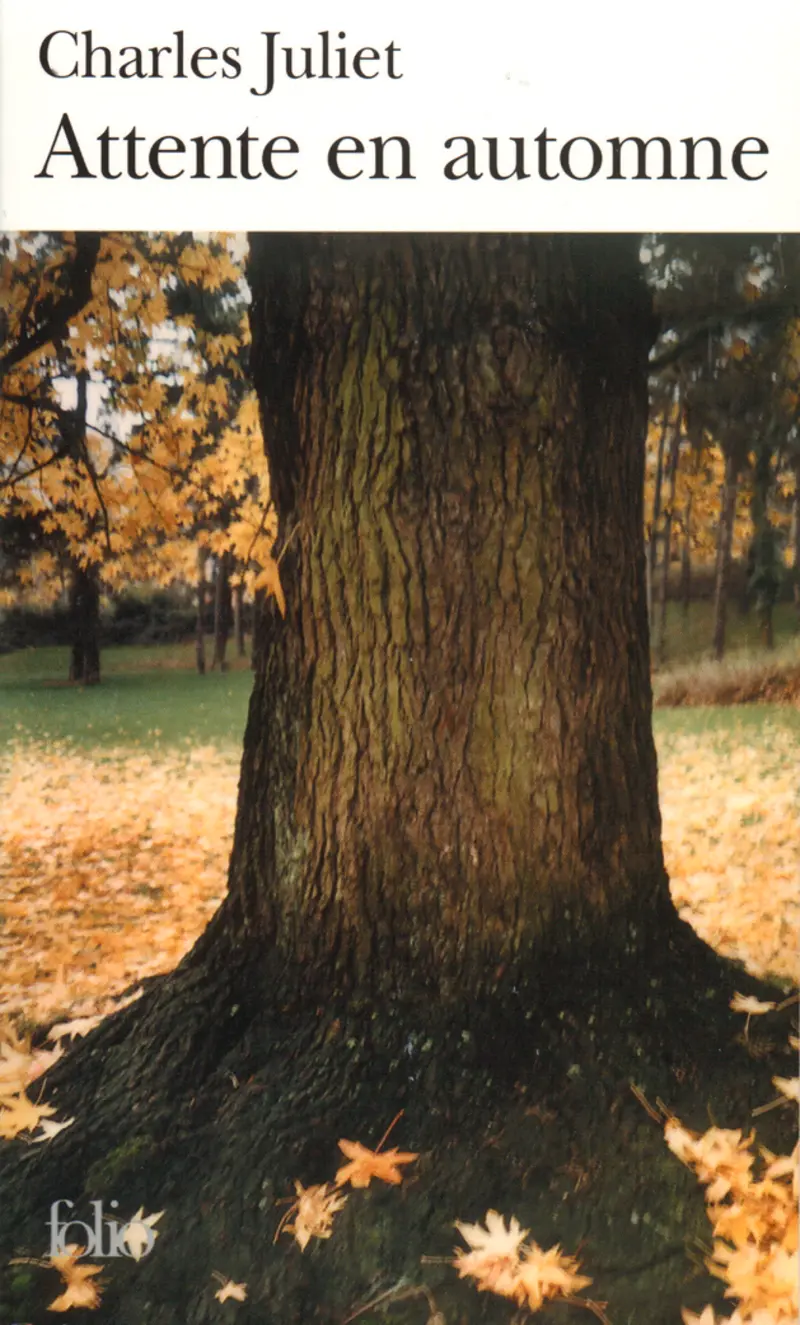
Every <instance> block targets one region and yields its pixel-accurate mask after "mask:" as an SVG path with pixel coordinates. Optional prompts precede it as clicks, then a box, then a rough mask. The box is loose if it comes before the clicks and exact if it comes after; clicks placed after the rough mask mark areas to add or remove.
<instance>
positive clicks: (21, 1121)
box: [0, 1093, 55, 1140]
mask: <svg viewBox="0 0 800 1325" xmlns="http://www.w3.org/2000/svg"><path fill="white" fill-rule="evenodd" d="M0 1106H2V1107H0V1136H4V1137H6V1138H7V1139H9V1140H10V1139H11V1137H14V1136H17V1134H18V1133H19V1132H33V1131H35V1130H36V1128H37V1127H38V1126H39V1122H40V1119H42V1118H44V1117H47V1116H50V1115H51V1114H54V1113H55V1109H52V1108H51V1107H50V1105H49V1104H34V1103H33V1100H29V1099H28V1097H27V1095H24V1094H22V1093H19V1094H14V1095H4V1096H2V1098H0Z"/></svg>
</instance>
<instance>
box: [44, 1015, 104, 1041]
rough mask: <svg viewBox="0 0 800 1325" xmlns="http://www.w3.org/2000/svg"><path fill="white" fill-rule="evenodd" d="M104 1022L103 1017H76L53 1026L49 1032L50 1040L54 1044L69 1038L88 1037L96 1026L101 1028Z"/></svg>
mask: <svg viewBox="0 0 800 1325" xmlns="http://www.w3.org/2000/svg"><path fill="white" fill-rule="evenodd" d="M102 1020H103V1018H102V1017H100V1016H97V1017H74V1018H73V1020H72V1021H60V1022H58V1023H57V1025H55V1026H51V1027H50V1030H49V1032H48V1036H47V1038H48V1040H52V1041H53V1042H54V1043H55V1041H56V1040H63V1039H65V1038H67V1037H69V1038H70V1039H73V1040H74V1039H76V1038H77V1037H78V1036H79V1035H88V1034H89V1031H93V1030H94V1028H95V1026H99V1025H100V1022H101V1021H102Z"/></svg>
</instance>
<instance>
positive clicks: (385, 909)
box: [230, 238, 668, 997]
mask: <svg viewBox="0 0 800 1325" xmlns="http://www.w3.org/2000/svg"><path fill="white" fill-rule="evenodd" d="M603 247H604V257H605V261H606V266H605V268H604V269H603V270H602V273H601V271H600V270H599V269H598V267H597V265H596V252H595V249H594V247H593V245H592V243H591V242H589V241H583V242H581V241H573V242H571V243H570V242H568V241H566V240H563V239H562V240H549V241H542V240H531V239H527V238H520V239H517V240H508V239H484V240H474V239H468V238H464V239H453V238H449V239H448V240H446V241H435V240H424V241H423V240H404V241H398V240H397V239H391V238H385V239H384V238H377V239H372V240H370V241H366V240H364V239H359V240H350V239H328V240H322V241H317V242H316V243H312V242H310V241H308V240H303V239H297V240H289V241H285V242H284V244H276V243H275V241H274V240H269V239H265V240H262V241H257V242H256V244H255V246H254V251H253V261H252V269H251V275H252V285H253V306H254V313H253V326H254V346H253V364H254V372H255V380H256V384H257V387H258V388H259V390H260V393H261V396H262V401H263V406H264V411H265V436H266V437H267V439H268V447H269V456H270V465H271V474H272V479H273V485H274V492H275V496H276V501H277V504H278V510H279V513H280V515H281V517H282V532H283V537H284V538H288V537H289V535H290V534H291V533H292V531H293V529H294V527H295V525H299V533H298V536H297V537H296V538H293V540H292V542H291V544H290V545H289V547H288V551H287V553H286V556H285V557H284V559H283V562H282V576H283V580H284V589H285V595H286V599H287V612H286V618H285V620H280V619H276V620H275V621H274V623H273V628H272V630H271V631H270V637H269V645H268V648H267V652H266V656H265V657H264V658H263V667H262V669H261V672H260V674H259V677H258V679H257V681H256V688H255V693H254V698H253V705H252V709H251V718H250V735H249V739H248V746H247V749H246V752H245V760H244V765H243V770H242V786H241V797H240V807H239V819H238V824H237V842H236V847H235V850H234V858H233V862H232V873H231V895H232V896H231V905H230V910H231V914H232V915H235V916H236V917H237V924H239V925H241V924H245V925H247V926H248V928H252V929H256V930H258V931H260V932H262V933H264V934H266V935H268V936H269V939H270V942H273V943H274V944H275V945H276V946H277V948H278V950H279V951H281V952H282V953H284V954H285V955H286V957H287V959H292V960H297V959H298V958H299V959H301V960H302V961H303V962H304V963H305V965H306V971H307V973H308V974H307V977H306V978H310V976H311V973H312V972H313V973H316V974H317V976H318V978H319V981H320V986H321V987H325V986H326V985H327V984H328V983H329V981H330V979H331V966H332V964H333V967H334V970H335V978H336V980H337V983H339V984H341V983H342V982H347V984H348V985H350V986H360V987H363V988H370V989H374V988H375V987H376V986H383V988H384V989H392V990H397V989H398V988H399V987H407V986H408V984H409V971H410V970H413V984H414V987H415V989H416V990H418V991H422V990H423V989H424V988H427V989H428V990H430V991H434V990H435V991H436V992H437V993H438V994H440V995H444V994H446V995H447V996H449V997H457V996H459V991H463V990H464V989H466V988H469V989H470V990H473V991H474V990H476V989H479V988H480V989H491V988H494V987H495V986H496V985H497V984H498V983H499V982H500V981H501V980H504V981H506V982H507V983H509V984H513V983H515V982H517V981H519V980H520V979H526V978H527V977H528V976H529V974H530V971H531V969H532V967H533V966H535V964H536V963H537V962H538V960H540V958H539V954H541V953H542V952H544V951H549V950H551V949H552V946H553V945H554V944H556V945H558V946H559V947H563V946H572V947H580V946H581V945H584V944H586V943H587V942H588V941H589V939H590V937H596V936H597V933H598V928H599V927H604V928H605V929H606V930H607V931H608V933H609V935H613V936H615V939H616V941H617V942H618V943H620V944H621V945H624V943H625V942H626V941H627V939H626V935H627V932H628V928H627V927H628V925H629V924H631V923H633V924H639V925H641V924H642V923H647V924H654V923H655V917H656V916H657V914H659V912H660V910H661V909H662V908H663V906H664V904H665V902H666V900H667V895H668V894H667V881H666V875H665V872H664V866H663V861H662V856H661V845H660V835H659V811H658V799H657V789H656V770H655V753H654V748H653V738H652V732H651V729H650V684H649V663H648V641H647V621H646V611H645V595H644V576H643V570H644V566H643V556H642V545H641V528H642V497H641V491H642V478H643V474H642V462H643V461H642V451H643V448H642V437H643V431H644V427H645V421H646V405H647V402H646V396H645V383H644V372H645V362H646V353H647V347H648V338H649V332H650V327H649V322H648V318H647V310H646V306H645V303H644V298H643V295H642V293H641V292H640V289H639V285H638V279H637V273H636V271H635V267H634V264H633V261H632V259H631V252H632V245H631V242H630V241H629V240H624V241H619V240H613V239H606V240H604V241H603ZM289 282H291V285H290V287H289V288H287V286H288V285H289ZM612 291H613V298H614V299H616V300H618V301H619V304H620V307H621V308H624V310H625V318H624V322H620V325H619V326H617V325H616V322H615V331H614V336H613V338H612V337H611V336H610V334H609V330H608V326H609V325H610V324H608V325H607V321H606V320H607V319H609V318H612V319H613V318H615V315H614V314H613V313H612V312H611V311H610V309H611V307H612V306H611V305H610V304H609V303H608V300H609V294H610V292H612ZM290 295H291V300H292V303H291V304H290V302H289V297H290ZM274 308H281V309H284V308H288V309H289V311H290V313H291V316H292V321H291V323H290V324H289V325H283V324H282V323H276V320H275V318H274V315H273V314H272V312H271V310H272V309H274ZM576 328H579V331H576ZM612 586H613V587H612ZM621 657H624V658H625V665H624V666H621V665H620V659H621ZM265 777H266V779H267V782H268V785H269V786H270V789H271V797H272V805H271V813H270V814H268V815H265V814H264V811H263V796H262V788H263V786H264V780H265ZM622 842H624V843H625V849H624V850H622V849H621V846H620V844H621V843H622Z"/></svg>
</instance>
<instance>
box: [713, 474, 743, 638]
mask: <svg viewBox="0 0 800 1325" xmlns="http://www.w3.org/2000/svg"><path fill="white" fill-rule="evenodd" d="M738 487H739V469H738V465H737V462H736V457H735V456H734V455H732V454H729V455H727V456H726V457H725V477H724V479H723V483H722V501H721V506H720V513H719V528H718V532H717V563H716V571H715V575H714V632H713V636H712V640H711V647H712V649H713V652H714V657H715V658H716V659H717V660H718V661H719V660H720V659H722V658H723V657H724V654H725V626H726V624H727V615H728V588H729V583H730V570H731V549H732V547H733V525H734V520H735V518H736V493H737V490H738Z"/></svg>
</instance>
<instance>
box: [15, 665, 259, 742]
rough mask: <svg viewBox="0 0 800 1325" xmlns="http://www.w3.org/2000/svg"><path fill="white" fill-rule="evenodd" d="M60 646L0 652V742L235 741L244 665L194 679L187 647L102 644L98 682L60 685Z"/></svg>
mask: <svg viewBox="0 0 800 1325" xmlns="http://www.w3.org/2000/svg"><path fill="white" fill-rule="evenodd" d="M67 666H68V650H67V649H65V648H51V649H24V650H21V651H20V652H18V653H11V654H7V655H5V656H4V657H0V741H2V742H7V741H9V740H13V739H15V738H16V739H22V740H27V741H45V742H54V741H64V740H69V741H72V742H74V743H75V744H77V745H81V746H85V747H101V748H102V747H106V748H109V747H112V746H137V745H139V746H143V747H147V748H149V749H156V748H159V747H161V748H174V747H175V746H180V745H185V744H190V745H206V744H211V745H216V746H219V747H229V746H236V747H238V746H241V743H242V739H243V735H244V725H245V720H246V717H247V704H248V700H249V698H250V691H251V690H252V686H253V674H252V672H251V671H250V669H249V667H246V668H241V664H238V665H237V667H238V668H239V669H238V670H235V671H229V672H224V673H222V672H216V671H215V672H208V673H206V675H205V676H198V674H197V672H196V671H194V670H192V669H193V667H194V646H193V645H183V644H180V645H160V646H155V645H154V646H151V647H144V646H141V647H125V648H114V649H105V650H104V651H103V655H102V659H101V666H102V674H103V680H102V683H101V684H100V685H99V686H88V687H84V686H73V685H69V684H67V682H66V681H65V680H64V678H65V677H66V675H67Z"/></svg>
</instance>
